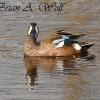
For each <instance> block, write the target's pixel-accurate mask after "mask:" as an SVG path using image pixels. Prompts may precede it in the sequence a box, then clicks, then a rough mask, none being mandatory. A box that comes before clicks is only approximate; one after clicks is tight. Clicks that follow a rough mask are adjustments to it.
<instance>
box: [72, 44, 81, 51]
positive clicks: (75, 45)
mask: <svg viewBox="0 0 100 100" xmlns="http://www.w3.org/2000/svg"><path fill="white" fill-rule="evenodd" d="M73 47H74V48H75V50H81V49H82V47H81V46H80V45H79V44H78V43H74V44H73Z"/></svg>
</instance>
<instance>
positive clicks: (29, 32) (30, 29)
mask: <svg viewBox="0 0 100 100" xmlns="http://www.w3.org/2000/svg"><path fill="white" fill-rule="evenodd" d="M31 31H32V26H31V25H30V28H29V31H28V35H31Z"/></svg>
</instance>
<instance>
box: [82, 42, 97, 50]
mask: <svg viewBox="0 0 100 100" xmlns="http://www.w3.org/2000/svg"><path fill="white" fill-rule="evenodd" d="M94 44H95V43H84V44H82V45H81V47H82V51H87V50H88V49H89V48H90V47H91V46H93V45H94Z"/></svg>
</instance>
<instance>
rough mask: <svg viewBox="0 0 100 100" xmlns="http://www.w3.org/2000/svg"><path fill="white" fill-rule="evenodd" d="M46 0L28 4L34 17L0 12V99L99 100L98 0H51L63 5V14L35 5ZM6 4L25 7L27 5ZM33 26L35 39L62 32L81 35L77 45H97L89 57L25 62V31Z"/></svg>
mask: <svg viewBox="0 0 100 100" xmlns="http://www.w3.org/2000/svg"><path fill="white" fill-rule="evenodd" d="M30 1H31V0H30ZM44 1H45V0H34V1H32V5H33V6H34V7H33V8H34V11H33V12H30V11H29V12H22V11H20V12H8V11H7V12H0V100H100V78H99V76H100V67H99V64H100V63H99V59H100V51H99V49H100V48H99V46H100V42H99V41H100V34H99V32H100V7H99V4H100V1H99V0H92V1H91V0H71V1H68V0H54V1H56V2H57V3H59V2H65V3H66V2H67V3H66V4H65V5H64V7H63V10H62V11H61V12H54V11H50V12H41V11H39V10H38V5H39V4H40V2H44ZM6 2H7V1H6ZM46 2H48V3H51V2H53V0H46ZM7 3H9V4H10V3H12V4H18V5H22V6H24V5H25V4H27V3H28V1H25V0H14V1H13V0H9V2H7ZM34 21H35V22H37V23H38V25H39V28H40V34H39V40H40V39H43V38H44V37H45V36H46V35H48V34H50V33H52V32H55V31H57V30H59V29H64V30H66V31H68V32H71V33H85V34H87V35H86V36H85V37H82V38H81V40H85V41H89V42H95V43H96V45H95V46H93V47H92V48H91V49H90V50H89V51H90V52H89V54H88V55H87V56H85V57H82V58H77V59H72V60H70V59H68V58H29V57H24V55H23V45H24V42H25V39H26V34H27V30H28V26H29V23H30V22H34Z"/></svg>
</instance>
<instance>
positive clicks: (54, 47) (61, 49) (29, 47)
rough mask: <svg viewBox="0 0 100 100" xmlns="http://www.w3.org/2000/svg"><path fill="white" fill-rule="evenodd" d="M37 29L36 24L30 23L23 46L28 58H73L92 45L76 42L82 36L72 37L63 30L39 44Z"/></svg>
mask: <svg viewBox="0 0 100 100" xmlns="http://www.w3.org/2000/svg"><path fill="white" fill-rule="evenodd" d="M38 34H39V29H38V26H37V24H36V23H31V24H30V28H29V31H28V38H27V41H26V43H25V46H24V54H25V55H28V56H52V57H61V56H73V57H74V56H75V55H77V54H80V53H82V52H85V51H87V50H88V49H89V48H90V47H91V46H93V45H94V44H93V43H85V42H78V41H76V39H78V38H79V37H81V36H83V35H84V34H82V35H73V34H70V33H67V32H64V31H63V30H60V31H57V32H56V33H53V34H51V35H49V36H47V37H46V38H45V39H43V40H42V41H41V42H38V41H37V37H38Z"/></svg>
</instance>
